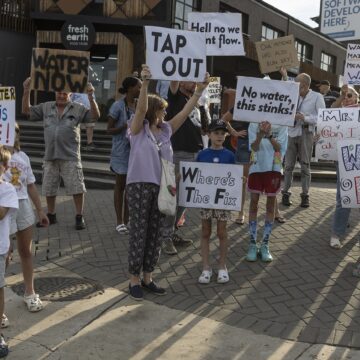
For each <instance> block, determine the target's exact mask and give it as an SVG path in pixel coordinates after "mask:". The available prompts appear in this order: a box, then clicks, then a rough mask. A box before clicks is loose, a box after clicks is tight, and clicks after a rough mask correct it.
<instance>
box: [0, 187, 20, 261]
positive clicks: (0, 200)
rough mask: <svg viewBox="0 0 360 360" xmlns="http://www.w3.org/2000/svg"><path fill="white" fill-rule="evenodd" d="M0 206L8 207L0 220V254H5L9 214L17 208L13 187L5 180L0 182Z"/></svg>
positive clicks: (7, 249)
mask: <svg viewBox="0 0 360 360" xmlns="http://www.w3.org/2000/svg"><path fill="white" fill-rule="evenodd" d="M0 206H1V207H5V208H9V210H8V212H7V213H6V215H5V217H4V218H3V219H2V220H0V255H5V254H7V252H8V251H9V247H10V220H11V214H12V213H13V212H15V211H16V209H18V208H19V201H18V197H17V195H16V190H15V188H14V187H13V186H12V185H11V184H9V183H7V182H5V181H3V182H1V183H0Z"/></svg>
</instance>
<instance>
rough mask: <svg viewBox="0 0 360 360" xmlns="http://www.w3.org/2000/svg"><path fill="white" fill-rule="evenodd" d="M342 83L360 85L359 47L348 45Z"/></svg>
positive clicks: (357, 45)
mask: <svg viewBox="0 0 360 360" xmlns="http://www.w3.org/2000/svg"><path fill="white" fill-rule="evenodd" d="M343 81H344V83H345V84H350V85H360V45H359V44H348V46H347V52H346V62H345V69H344V80H343Z"/></svg>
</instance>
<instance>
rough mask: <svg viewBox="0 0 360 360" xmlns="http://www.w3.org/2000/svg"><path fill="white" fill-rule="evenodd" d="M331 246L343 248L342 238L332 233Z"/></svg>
mask: <svg viewBox="0 0 360 360" xmlns="http://www.w3.org/2000/svg"><path fill="white" fill-rule="evenodd" d="M330 247H332V248H333V249H341V247H342V244H341V241H340V238H339V237H338V236H337V235H331V238H330Z"/></svg>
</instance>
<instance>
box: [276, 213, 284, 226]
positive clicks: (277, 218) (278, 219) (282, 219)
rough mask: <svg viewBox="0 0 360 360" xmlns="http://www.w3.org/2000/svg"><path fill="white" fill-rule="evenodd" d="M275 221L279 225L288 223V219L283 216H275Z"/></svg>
mask: <svg viewBox="0 0 360 360" xmlns="http://www.w3.org/2000/svg"><path fill="white" fill-rule="evenodd" d="M275 221H276V222H278V223H279V224H283V223H285V222H286V219H285V218H284V217H283V216H282V215H279V216H275Z"/></svg>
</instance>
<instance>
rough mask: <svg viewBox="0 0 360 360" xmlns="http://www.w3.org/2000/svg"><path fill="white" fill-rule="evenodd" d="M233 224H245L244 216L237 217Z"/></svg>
mask: <svg viewBox="0 0 360 360" xmlns="http://www.w3.org/2000/svg"><path fill="white" fill-rule="evenodd" d="M235 223H236V224H238V225H244V224H245V216H244V215H243V216H239V217H238V218H237V219H235Z"/></svg>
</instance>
